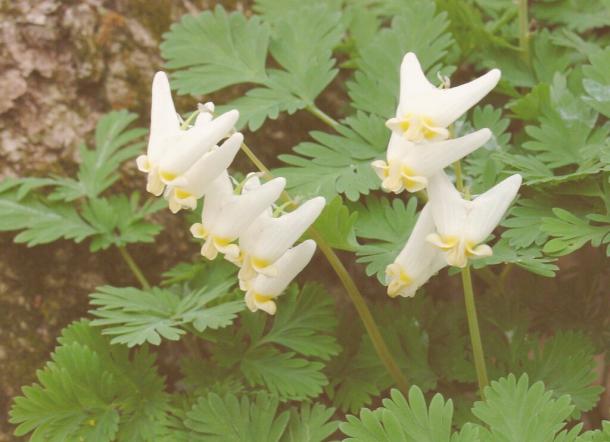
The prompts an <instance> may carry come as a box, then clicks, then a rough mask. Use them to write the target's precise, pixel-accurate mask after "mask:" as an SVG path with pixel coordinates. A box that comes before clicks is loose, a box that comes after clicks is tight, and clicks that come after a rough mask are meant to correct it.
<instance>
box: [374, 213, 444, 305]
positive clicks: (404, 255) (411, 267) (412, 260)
mask: <svg viewBox="0 0 610 442" xmlns="http://www.w3.org/2000/svg"><path fill="white" fill-rule="evenodd" d="M433 232H434V221H433V219H432V213H431V210H430V204H426V205H425V206H424V208H423V209H422V211H421V212H420V214H419V218H417V222H416V223H415V227H414V228H413V231H412V232H411V236H409V239H408V240H407V243H406V244H405V246H404V248H403V249H402V250H401V252H400V253H399V254H398V256H397V257H396V259H395V260H394V262H393V263H392V264H390V265H389V266H387V267H386V278H387V282H388V295H389V296H391V297H392V298H394V297H396V296H398V295H400V296H405V297H406V296H408V297H411V296H414V295H415V292H416V291H417V289H418V288H420V287H421V286H422V285H424V284H425V283H426V281H428V279H430V277H432V276H433V275H434V274H436V273H437V272H438V271H439V270H440V269H442V268H443V267H445V266H446V263H445V259H444V257H443V255H442V253H440V252H439V250H437V249H436V248H435V247H434V246H433V245H432V244H430V243H429V242H427V241H426V237H427V236H428V235H429V234H431V233H433Z"/></svg>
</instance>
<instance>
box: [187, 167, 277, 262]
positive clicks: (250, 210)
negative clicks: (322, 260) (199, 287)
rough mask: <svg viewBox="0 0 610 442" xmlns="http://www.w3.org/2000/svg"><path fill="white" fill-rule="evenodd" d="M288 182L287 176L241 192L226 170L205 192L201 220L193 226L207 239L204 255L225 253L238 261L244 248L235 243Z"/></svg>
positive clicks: (196, 231) (210, 257)
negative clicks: (235, 188) (240, 248)
mask: <svg viewBox="0 0 610 442" xmlns="http://www.w3.org/2000/svg"><path fill="white" fill-rule="evenodd" d="M245 185H247V184H245ZM285 185H286V180H285V179H284V178H274V179H272V180H271V181H268V182H266V183H265V184H263V185H261V186H260V187H258V188H257V189H253V190H251V191H249V192H245V193H242V194H240V195H237V194H235V192H234V190H233V184H232V183H231V178H229V174H228V173H227V171H223V172H222V173H221V174H220V176H218V177H217V178H216V179H215V180H214V181H213V182H212V183H211V184H210V185H209V189H208V191H207V192H206V194H205V198H204V200H203V210H202V212H201V223H196V224H193V225H192V226H191V233H192V234H193V236H194V237H195V238H201V239H204V240H205V242H204V243H203V246H202V248H201V254H202V255H203V256H205V257H206V258H208V259H214V258H216V256H217V255H218V253H222V254H223V255H225V257H226V258H227V259H228V260H229V261H231V262H238V258H239V256H240V250H239V246H238V245H237V244H234V242H235V241H236V240H237V239H238V238H239V237H240V235H241V234H242V233H243V232H244V231H245V230H246V228H248V226H250V224H252V222H253V221H254V220H255V219H256V218H257V217H258V216H259V215H260V214H261V213H263V212H264V211H265V209H267V208H268V207H270V206H271V204H273V202H274V201H275V200H277V199H278V198H279V196H280V194H281V193H282V192H283V190H284V186H285Z"/></svg>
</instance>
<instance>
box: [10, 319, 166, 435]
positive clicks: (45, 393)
mask: <svg viewBox="0 0 610 442" xmlns="http://www.w3.org/2000/svg"><path fill="white" fill-rule="evenodd" d="M59 342H60V346H59V347H58V348H57V349H56V350H55V352H54V353H53V355H52V360H51V361H50V362H49V363H48V364H47V366H46V367H45V368H44V369H42V370H39V371H38V372H37V377H38V382H39V383H38V384H34V385H33V386H31V387H24V388H23V394H24V395H23V396H21V397H18V398H16V399H15V403H14V405H13V408H12V410H11V422H13V423H15V424H19V425H18V427H17V430H16V432H15V434H16V435H25V434H27V433H30V432H32V435H31V438H32V440H40V441H42V440H87V441H111V440H119V441H146V440H151V439H154V438H155V437H158V436H160V435H162V434H163V433H164V432H165V424H166V412H167V407H168V398H167V394H166V393H165V392H164V380H163V378H162V377H160V376H159V374H158V373H157V371H156V369H155V368H154V363H155V358H154V356H152V355H151V354H150V353H149V352H148V351H147V350H146V348H143V349H141V350H139V351H137V352H135V353H133V354H132V355H131V356H130V354H129V352H128V351H127V349H126V348H125V347H118V346H111V345H110V343H109V341H108V340H107V339H106V338H104V337H102V336H101V335H100V334H99V332H97V331H96V329H94V328H92V327H91V326H90V325H89V324H88V322H87V321H80V322H76V323H74V324H72V325H71V326H70V327H68V328H67V329H65V330H64V332H63V334H62V337H61V338H60V339H59Z"/></svg>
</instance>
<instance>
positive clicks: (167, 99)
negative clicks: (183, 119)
mask: <svg viewBox="0 0 610 442" xmlns="http://www.w3.org/2000/svg"><path fill="white" fill-rule="evenodd" d="M179 128H180V122H179V119H178V115H177V114H176V109H175V107H174V101H173V100H172V92H171V89H170V86H169V80H168V79H167V75H166V74H165V72H157V73H156V74H155V77H154V78H153V84H152V104H151V108H150V139H149V141H148V156H149V157H150V160H151V162H153V163H156V162H158V161H159V160H160V158H161V155H162V153H163V150H164V148H166V147H168V146H167V145H166V144H165V142H164V141H165V139H166V138H167V137H168V136H171V135H173V134H175V133H176V132H177V131H178V130H179Z"/></svg>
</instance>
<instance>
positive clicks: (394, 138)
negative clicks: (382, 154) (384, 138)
mask: <svg viewBox="0 0 610 442" xmlns="http://www.w3.org/2000/svg"><path fill="white" fill-rule="evenodd" d="M416 149H417V147H416V146H415V144H414V143H412V142H410V141H409V140H407V139H406V138H405V137H403V136H401V135H400V134H398V133H396V132H392V135H391V136H390V142H389V143H388V150H387V159H388V162H389V161H392V160H395V159H401V158H404V157H405V156H407V155H409V154H411V153H412V152H413V151H414V150H416Z"/></svg>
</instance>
